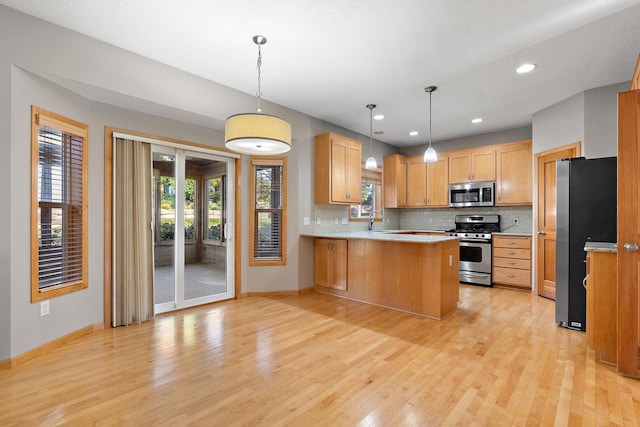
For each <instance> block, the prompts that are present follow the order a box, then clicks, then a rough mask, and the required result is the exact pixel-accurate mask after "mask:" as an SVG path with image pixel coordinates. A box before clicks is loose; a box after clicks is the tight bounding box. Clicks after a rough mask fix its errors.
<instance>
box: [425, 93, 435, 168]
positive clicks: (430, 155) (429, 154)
mask: <svg viewBox="0 0 640 427" xmlns="http://www.w3.org/2000/svg"><path fill="white" fill-rule="evenodd" d="M436 89H438V88H437V87H436V86H427V87H425V88H424V91H425V92H427V93H428V94H429V146H428V147H427V150H426V151H425V152H424V161H425V162H435V161H437V160H438V153H436V149H435V148H433V147H432V146H431V94H432V93H433V92H435V91H436Z"/></svg>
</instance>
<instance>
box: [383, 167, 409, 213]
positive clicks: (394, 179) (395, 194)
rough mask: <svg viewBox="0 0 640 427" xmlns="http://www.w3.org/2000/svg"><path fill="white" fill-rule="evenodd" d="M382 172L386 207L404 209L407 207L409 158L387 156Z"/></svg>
mask: <svg viewBox="0 0 640 427" xmlns="http://www.w3.org/2000/svg"><path fill="white" fill-rule="evenodd" d="M382 172H383V175H384V178H383V186H384V207H385V208H403V207H405V206H407V158H406V157H404V156H402V155H400V154H392V155H389V156H385V157H384V159H383V167H382Z"/></svg>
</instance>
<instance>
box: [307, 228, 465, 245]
mask: <svg viewBox="0 0 640 427" xmlns="http://www.w3.org/2000/svg"><path fill="white" fill-rule="evenodd" d="M300 236H302V237H319V238H325V239H347V240H348V239H353V240H380V241H385V242H400V243H426V244H435V243H441V242H449V241H454V240H460V238H458V237H452V236H425V235H417V234H394V233H385V232H380V231H373V232H372V231H351V232H333V233H332V232H318V231H316V232H314V233H301V234H300Z"/></svg>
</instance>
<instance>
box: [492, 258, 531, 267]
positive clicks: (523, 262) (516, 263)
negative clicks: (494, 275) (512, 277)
mask: <svg viewBox="0 0 640 427" xmlns="http://www.w3.org/2000/svg"><path fill="white" fill-rule="evenodd" d="M493 266H494V267H504V268H518V269H521V270H530V269H531V262H530V261H529V260H528V259H519V258H499V257H496V258H494V259H493Z"/></svg>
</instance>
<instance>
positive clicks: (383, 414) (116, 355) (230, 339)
mask: <svg viewBox="0 0 640 427" xmlns="http://www.w3.org/2000/svg"><path fill="white" fill-rule="evenodd" d="M460 299H461V301H460V304H459V308H458V310H457V311H456V312H455V313H453V314H452V315H450V316H449V317H447V318H446V319H444V320H442V321H437V320H431V319H426V318H420V317H417V316H413V315H409V314H406V313H401V312H397V311H392V310H389V309H384V308H380V307H375V306H371V305H366V304H363V303H358V302H355V301H349V300H344V299H339V298H337V297H333V296H330V295H324V294H318V293H311V294H307V295H302V296H286V297H284V296H279V297H275V296H272V297H248V298H243V299H240V300H235V301H227V302H222V303H216V304H212V305H208V306H203V307H199V308H195V309H189V310H185V311H180V312H177V313H172V314H168V315H164V316H161V317H158V318H157V319H155V320H153V321H150V322H146V323H144V324H141V325H133V326H129V327H122V328H117V329H105V330H101V331H96V332H94V333H93V334H90V335H88V336H84V337H80V338H78V339H76V340H74V341H73V342H71V343H69V344H67V345H66V346H64V347H62V348H58V349H56V350H54V351H51V352H50V353H48V354H46V355H43V356H42V357H38V358H36V359H34V360H31V361H29V362H26V363H24V364H22V365H19V366H17V367H15V368H13V369H10V370H5V371H0V425H2V426H7V425H21V426H22V425H47V426H49V425H73V426H75V425H80V426H86V425H97V426H111V425H127V426H145V425H153V426H182V425H196V426H197V425H202V426H236V425H237V426H240V425H242V426H245V425H246V426H253V425H260V426H278V425H291V426H297V425H304V426H355V425H359V426H400V425H407V426H430V425H437V426H441V425H464V426H472V425H535V426H538V425H543V426H547V425H554V424H555V425H624V424H626V425H637V424H638V423H639V422H640V381H637V380H633V379H629V378H626V377H623V376H620V375H618V374H617V373H616V372H615V369H614V368H611V367H608V366H604V365H600V364H596V363H595V362H594V354H593V351H590V350H587V349H586V347H585V341H586V340H585V338H586V337H585V334H584V333H582V332H578V331H571V330H567V329H563V328H559V327H558V326H556V325H555V324H554V305H553V304H554V303H553V301H550V300H547V299H544V298H540V297H538V296H535V295H531V294H528V293H523V292H517V291H512V290H505V289H497V288H491V289H488V288H482V287H474V286H468V285H461V292H460Z"/></svg>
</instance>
